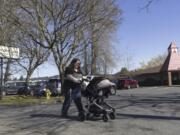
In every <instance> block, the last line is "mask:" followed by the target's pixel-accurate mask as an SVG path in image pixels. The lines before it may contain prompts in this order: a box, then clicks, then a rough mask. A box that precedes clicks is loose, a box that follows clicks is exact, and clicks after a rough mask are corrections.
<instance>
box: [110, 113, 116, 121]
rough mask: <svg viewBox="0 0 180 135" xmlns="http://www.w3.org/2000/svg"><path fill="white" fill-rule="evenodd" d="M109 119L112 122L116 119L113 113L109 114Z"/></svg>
mask: <svg viewBox="0 0 180 135" xmlns="http://www.w3.org/2000/svg"><path fill="white" fill-rule="evenodd" d="M109 117H110V119H112V120H114V119H115V118H116V115H115V112H112V113H110V114H109Z"/></svg>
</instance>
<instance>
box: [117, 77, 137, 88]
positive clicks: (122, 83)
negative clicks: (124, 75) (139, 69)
mask: <svg viewBox="0 0 180 135" xmlns="http://www.w3.org/2000/svg"><path fill="white" fill-rule="evenodd" d="M117 86H118V88H121V89H124V88H125V89H130V88H138V87H139V84H138V81H137V80H134V79H131V78H128V79H120V80H118V85H117Z"/></svg>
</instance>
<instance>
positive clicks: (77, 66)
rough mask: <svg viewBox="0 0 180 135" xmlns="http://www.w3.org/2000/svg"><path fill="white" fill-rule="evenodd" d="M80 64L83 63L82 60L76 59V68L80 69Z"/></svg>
mask: <svg viewBox="0 0 180 135" xmlns="http://www.w3.org/2000/svg"><path fill="white" fill-rule="evenodd" d="M80 65H81V62H80V61H79V60H78V61H76V63H74V68H75V69H79V68H80Z"/></svg>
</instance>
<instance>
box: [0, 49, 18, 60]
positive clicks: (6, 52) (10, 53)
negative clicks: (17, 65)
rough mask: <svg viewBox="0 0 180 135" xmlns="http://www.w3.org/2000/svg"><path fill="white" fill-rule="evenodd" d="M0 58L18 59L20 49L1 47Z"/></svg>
mask: <svg viewBox="0 0 180 135" xmlns="http://www.w3.org/2000/svg"><path fill="white" fill-rule="evenodd" d="M0 57H1V58H12V59H18V58H19V48H16V47H7V46H0Z"/></svg>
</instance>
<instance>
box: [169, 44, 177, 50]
mask: <svg viewBox="0 0 180 135" xmlns="http://www.w3.org/2000/svg"><path fill="white" fill-rule="evenodd" d="M170 48H177V46H176V43H175V42H171V43H170V45H169V47H168V49H170Z"/></svg>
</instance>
